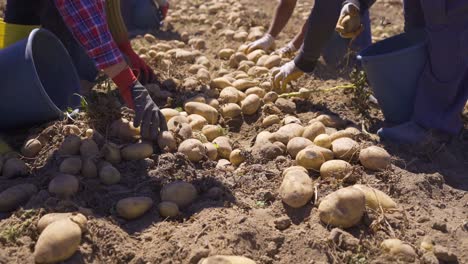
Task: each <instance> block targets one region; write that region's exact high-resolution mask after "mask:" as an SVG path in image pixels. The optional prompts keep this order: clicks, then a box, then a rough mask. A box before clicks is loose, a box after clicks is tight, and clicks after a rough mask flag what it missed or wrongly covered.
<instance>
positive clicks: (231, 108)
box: [221, 103, 242, 119]
mask: <svg viewBox="0 0 468 264" xmlns="http://www.w3.org/2000/svg"><path fill="white" fill-rule="evenodd" d="M241 114H242V109H241V107H240V106H239V105H238V104H235V103H228V104H225V105H223V106H222V107H221V115H222V116H223V118H224V119H228V118H236V117H238V116H240V115H241Z"/></svg>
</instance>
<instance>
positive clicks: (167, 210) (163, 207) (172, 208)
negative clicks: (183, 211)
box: [158, 202, 180, 217]
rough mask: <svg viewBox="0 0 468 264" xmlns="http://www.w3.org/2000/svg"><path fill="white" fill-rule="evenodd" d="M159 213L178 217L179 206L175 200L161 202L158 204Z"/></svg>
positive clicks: (164, 215)
mask: <svg viewBox="0 0 468 264" xmlns="http://www.w3.org/2000/svg"><path fill="white" fill-rule="evenodd" d="M158 209H159V214H160V215H161V216H162V217H176V216H178V215H179V213H180V212H179V207H178V206H177V204H176V203H173V202H161V203H160V204H158Z"/></svg>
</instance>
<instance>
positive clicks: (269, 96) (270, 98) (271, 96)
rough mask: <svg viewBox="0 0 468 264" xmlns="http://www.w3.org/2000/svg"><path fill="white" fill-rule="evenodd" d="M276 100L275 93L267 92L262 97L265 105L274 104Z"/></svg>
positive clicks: (276, 95)
mask: <svg viewBox="0 0 468 264" xmlns="http://www.w3.org/2000/svg"><path fill="white" fill-rule="evenodd" d="M277 99H278V94H277V93H276V92H268V93H266V94H265V96H264V97H263V102H264V103H265V104H268V103H275V101H276V100H277Z"/></svg>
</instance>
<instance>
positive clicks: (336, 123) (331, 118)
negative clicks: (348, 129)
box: [310, 115, 346, 128]
mask: <svg viewBox="0 0 468 264" xmlns="http://www.w3.org/2000/svg"><path fill="white" fill-rule="evenodd" d="M317 121H318V122H321V123H322V124H324V125H325V126H327V127H334V128H341V127H344V126H345V125H346V121H344V120H343V119H341V118H339V117H338V116H335V115H319V116H318V117H316V118H314V119H312V120H311V121H310V122H317Z"/></svg>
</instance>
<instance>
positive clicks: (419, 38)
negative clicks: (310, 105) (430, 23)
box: [358, 30, 428, 124]
mask: <svg viewBox="0 0 468 264" xmlns="http://www.w3.org/2000/svg"><path fill="white" fill-rule="evenodd" d="M427 56H428V53H427V35H426V33H425V31H423V30H416V31H412V32H410V33H403V34H400V35H397V36H394V37H391V38H388V39H385V40H383V41H380V42H377V43H375V44H373V45H371V46H370V47H368V48H367V49H364V50H363V51H362V52H361V53H360V54H359V55H358V60H360V61H361V62H362V66H363V68H364V70H365V72H366V74H367V78H368V79H369V83H370V85H371V87H372V90H373V91H374V94H375V97H376V98H377V100H378V101H379V105H380V107H381V109H382V112H383V114H384V116H385V119H386V121H388V122H391V123H396V124H400V123H404V122H406V121H409V120H410V119H411V115H412V113H413V107H414V97H415V94H416V89H417V87H418V80H419V77H420V75H421V73H422V71H423V68H424V65H425V64H426V61H427Z"/></svg>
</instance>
